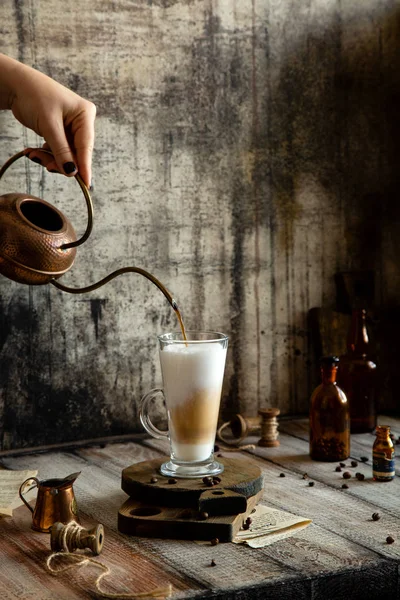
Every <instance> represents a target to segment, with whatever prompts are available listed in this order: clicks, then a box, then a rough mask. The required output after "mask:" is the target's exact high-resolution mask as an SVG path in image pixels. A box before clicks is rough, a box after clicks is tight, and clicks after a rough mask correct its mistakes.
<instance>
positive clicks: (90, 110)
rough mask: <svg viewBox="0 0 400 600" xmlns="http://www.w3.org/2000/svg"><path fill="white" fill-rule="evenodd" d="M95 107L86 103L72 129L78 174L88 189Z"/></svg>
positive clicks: (90, 179)
mask: <svg viewBox="0 0 400 600" xmlns="http://www.w3.org/2000/svg"><path fill="white" fill-rule="evenodd" d="M95 117H96V107H95V105H94V104H92V103H91V102H87V103H86V109H85V111H84V112H83V113H82V114H81V115H80V119H79V121H77V123H78V124H77V126H76V127H74V149H75V153H76V160H77V164H78V170H79V174H80V176H81V177H82V179H83V181H84V182H85V183H86V185H87V186H88V187H90V185H91V182H92V154H93V146H94V120H95Z"/></svg>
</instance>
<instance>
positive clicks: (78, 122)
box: [26, 100, 96, 187]
mask: <svg viewBox="0 0 400 600" xmlns="http://www.w3.org/2000/svg"><path fill="white" fill-rule="evenodd" d="M82 102H83V106H82V107H80V108H81V109H80V110H79V111H77V112H76V113H75V114H74V116H73V117H72V119H69V123H68V125H67V131H68V134H66V130H65V129H64V122H63V121H62V120H60V119H58V120H57V119H53V120H50V119H49V120H48V121H47V122H46V129H45V130H44V131H43V136H44V138H45V140H46V143H45V144H44V145H43V149H38V148H33V149H30V148H28V149H27V150H26V154H27V155H28V157H29V158H30V159H31V160H33V161H34V162H37V163H40V164H42V165H43V166H44V167H46V168H47V170H48V171H51V172H58V173H63V174H64V175H67V176H73V175H76V173H77V172H79V174H80V176H81V177H82V179H83V181H84V183H85V184H86V186H87V187H90V185H91V179H92V153H93V145H94V121H95V117H96V107H95V105H94V104H92V103H91V102H88V101H86V100H82ZM67 135H68V138H69V140H70V142H71V143H70V144H69V143H68V139H67ZM45 149H51V153H52V154H53V156H50V155H49V154H47V153H46V152H45V151H44V150H45Z"/></svg>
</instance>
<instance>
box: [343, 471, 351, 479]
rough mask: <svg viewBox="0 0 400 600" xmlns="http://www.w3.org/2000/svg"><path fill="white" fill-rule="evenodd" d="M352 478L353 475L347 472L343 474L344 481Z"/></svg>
mask: <svg viewBox="0 0 400 600" xmlns="http://www.w3.org/2000/svg"><path fill="white" fill-rule="evenodd" d="M350 477H351V473H350V472H349V471H345V472H344V473H343V479H350Z"/></svg>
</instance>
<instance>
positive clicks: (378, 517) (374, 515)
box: [372, 513, 381, 521]
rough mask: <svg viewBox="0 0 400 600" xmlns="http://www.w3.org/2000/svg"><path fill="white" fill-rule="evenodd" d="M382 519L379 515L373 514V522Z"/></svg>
mask: <svg viewBox="0 0 400 600" xmlns="http://www.w3.org/2000/svg"><path fill="white" fill-rule="evenodd" d="M380 518H381V515H380V514H379V513H372V520H373V521H379V519H380Z"/></svg>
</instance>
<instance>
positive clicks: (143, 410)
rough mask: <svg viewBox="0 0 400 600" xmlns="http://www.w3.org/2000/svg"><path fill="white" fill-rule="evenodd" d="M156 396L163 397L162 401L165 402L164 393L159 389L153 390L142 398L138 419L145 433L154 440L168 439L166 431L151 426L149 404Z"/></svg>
mask: <svg viewBox="0 0 400 600" xmlns="http://www.w3.org/2000/svg"><path fill="white" fill-rule="evenodd" d="M158 395H161V396H162V397H163V400H165V396H164V392H163V390H162V389H160V388H154V389H153V390H150V392H148V393H147V394H145V395H144V396H143V398H142V400H141V402H140V409H139V417H140V421H141V423H142V425H143V427H144V428H145V430H146V431H147V433H149V434H150V435H151V436H152V437H154V438H157V439H161V438H166V437H168V431H161V430H160V429H158V428H157V427H156V426H155V425H153V423H152V422H151V420H150V417H149V414H148V409H149V404H150V403H151V402H152V401H153V400H154V399H155V398H156V397H157V396H158Z"/></svg>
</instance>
